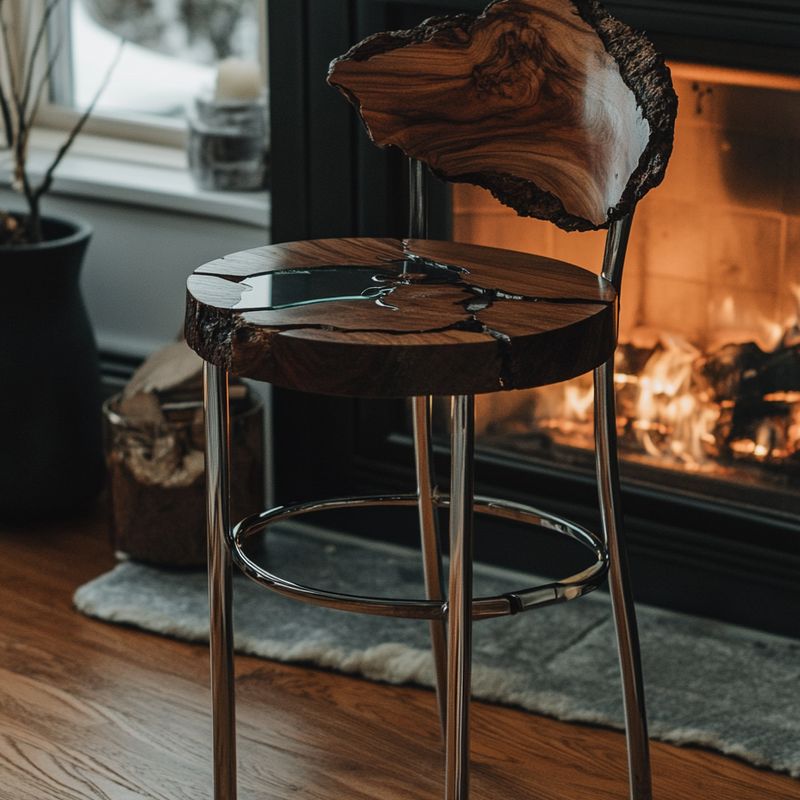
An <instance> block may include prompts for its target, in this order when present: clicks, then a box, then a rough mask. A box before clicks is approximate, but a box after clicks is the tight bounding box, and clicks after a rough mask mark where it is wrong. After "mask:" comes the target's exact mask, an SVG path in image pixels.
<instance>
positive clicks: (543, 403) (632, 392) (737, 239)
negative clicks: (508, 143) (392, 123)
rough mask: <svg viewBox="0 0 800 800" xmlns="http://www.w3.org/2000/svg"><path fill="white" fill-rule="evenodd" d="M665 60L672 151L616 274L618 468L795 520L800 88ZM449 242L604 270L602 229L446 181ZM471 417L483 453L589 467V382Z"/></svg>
mask: <svg viewBox="0 0 800 800" xmlns="http://www.w3.org/2000/svg"><path fill="white" fill-rule="evenodd" d="M672 67H673V76H674V78H675V83H676V89H677V91H678V96H679V100H680V111H679V116H678V126H677V130H676V141H675V150H674V154H673V157H672V161H671V163H670V166H669V169H668V171H667V177H666V179H665V181H664V183H663V185H662V186H661V187H659V188H658V189H656V190H655V191H653V192H651V193H650V194H649V195H648V196H647V197H646V198H645V200H644V201H643V202H642V203H640V205H639V208H638V210H637V212H636V218H635V221H634V226H633V235H632V237H631V242H630V246H629V249H628V258H627V262H626V267H625V278H624V281H623V290H622V301H621V316H620V337H619V341H620V344H619V348H618V352H617V358H616V367H615V379H616V385H617V426H618V432H619V440H620V453H621V456H622V459H623V464H622V468H623V475H624V476H625V477H626V478H627V479H628V480H634V481H642V482H645V483H651V484H657V485H659V486H661V487H668V488H670V489H673V490H675V491H684V492H697V493H700V494H703V495H704V496H710V497H715V498H717V499H718V500H721V501H723V502H724V501H732V502H737V503H741V502H743V498H744V497H746V498H747V500H746V502H747V503H752V504H754V505H757V506H759V507H761V508H769V509H770V510H771V511H773V512H775V513H777V514H792V515H794V514H796V513H797V512H798V511H800V491H798V486H800V322H799V319H800V78H790V77H782V76H775V75H766V74H761V73H751V72H741V71H733V70H723V69H718V68H709V67H700V66H693V65H687V64H674V65H672ZM453 238H454V239H456V240H457V241H465V242H475V243H478V244H485V245H490V246H496V247H504V248H510V249H515V250H525V251H535V252H538V253H541V254H542V255H546V256H550V257H552V258H557V259H562V260H564V261H569V262H572V263H576V264H579V265H581V266H584V267H587V268H590V269H594V270H596V271H599V269H600V264H601V260H602V252H603V244H604V240H605V233H604V232H597V233H584V234H579V233H565V232H562V231H560V230H559V229H557V228H556V227H555V226H553V225H552V224H550V223H546V222H541V221H538V220H531V219H524V218H519V217H517V216H516V214H515V213H514V212H513V211H511V210H509V209H506V208H504V207H503V206H501V205H500V204H499V203H497V202H496V201H495V200H494V199H493V198H492V197H491V195H490V194H489V193H488V192H485V191H484V190H482V189H478V188H475V187H471V186H467V185H456V186H455V187H454V189H453ZM442 411H443V409H442ZM476 413H477V419H476V430H477V432H478V446H479V448H481V449H483V450H484V451H500V452H502V453H504V454H513V455H514V456H515V457H519V458H531V459H536V460H545V461H553V462H556V463H558V464H560V465H564V466H570V467H573V468H578V469H581V468H583V467H585V468H587V469H588V468H590V467H591V464H592V457H593V456H592V419H593V411H592V380H591V375H587V376H583V377H581V378H579V379H576V380H573V381H568V382H566V383H562V384H557V385H554V386H549V387H545V388H540V389H533V390H525V391H515V392H503V393H498V394H493V395H486V396H482V397H480V398H478V403H477V412H476Z"/></svg>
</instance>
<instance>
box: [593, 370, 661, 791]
mask: <svg viewBox="0 0 800 800" xmlns="http://www.w3.org/2000/svg"><path fill="white" fill-rule="evenodd" d="M594 398H595V452H596V465H597V482H598V487H599V493H600V511H601V514H602V517H603V531H604V533H605V537H606V542H607V545H608V553H609V560H610V569H609V588H610V591H611V602H612V607H613V613H614V624H615V626H616V631H617V650H618V653H619V663H620V672H621V674H622V690H623V701H624V707H625V734H626V738H627V744H628V770H629V772H628V778H629V782H630V796H631V800H651V798H652V796H653V795H652V786H651V776H650V745H649V741H648V738H647V715H646V711H645V701H644V680H643V677H642V663H641V655H640V653H639V634H638V632H637V628H636V611H635V609H634V604H633V593H632V590H631V585H630V578H629V574H628V563H627V554H626V551H625V543H624V541H623V540H622V536H621V533H622V510H621V504H620V490H619V465H618V462H617V424H616V404H615V402H614V358H613V356H612V357H611V358H610V359H609V360H608V361H607V362H606V363H605V364H603V365H602V366H600V367H598V368H597V369H596V370H595V371H594Z"/></svg>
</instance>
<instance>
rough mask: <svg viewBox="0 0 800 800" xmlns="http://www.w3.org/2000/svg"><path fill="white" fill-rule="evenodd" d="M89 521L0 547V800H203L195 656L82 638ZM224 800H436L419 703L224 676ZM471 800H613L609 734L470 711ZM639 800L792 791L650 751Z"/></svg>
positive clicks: (383, 689) (333, 683)
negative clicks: (233, 762)
mask: <svg viewBox="0 0 800 800" xmlns="http://www.w3.org/2000/svg"><path fill="white" fill-rule="evenodd" d="M111 565H112V558H111V554H110V549H109V547H108V545H107V542H106V531H105V526H104V524H103V523H102V522H101V521H99V520H97V519H90V520H84V521H82V522H78V523H73V524H71V525H69V526H62V527H60V528H55V527H46V526H45V527H41V528H39V529H34V530H28V531H23V530H8V529H5V530H0V609H2V617H1V618H0V800H78V798H80V800H89V799H90V798H91V800H98V799H99V798H102V799H107V800H133V799H134V798H154V799H155V798H157V799H158V800H204V798H210V797H211V788H210V787H211V770H210V765H209V753H210V722H209V714H208V692H207V688H206V687H207V681H208V668H207V657H206V651H205V648H204V647H202V646H197V645H189V644H183V643H179V642H175V641H171V640H169V639H164V638H160V637H158V636H153V635H150V634H146V633H140V632H138V631H135V630H130V629H126V628H122V627H117V626H114V625H108V624H104V623H101V622H95V621H92V620H89V619H86V618H85V617H83V616H81V615H80V614H78V613H77V612H75V611H74V610H73V609H72V607H71V603H70V598H71V596H72V592H73V591H74V589H75V588H76V587H77V586H78V585H80V584H81V583H82V582H83V581H86V580H88V579H89V578H91V577H93V576H95V575H97V574H98V573H100V572H102V571H103V570H105V569H107V568H108V567H110V566H111ZM237 685H238V697H239V703H240V714H239V759H240V764H241V768H240V786H241V791H240V798H242V800H251V799H252V800H255V798H263V800H267V799H269V800H288V798H298V799H299V798H302V799H303V800H323V799H324V800H367V798H369V800H374V799H375V798H380V800H394V799H395V798H397V800H400V798H403V800H417V799H421V798H435V799H436V800H438V798H441V796H442V792H441V789H440V784H441V779H442V765H441V762H442V759H441V753H440V748H439V741H438V732H437V725H436V719H435V711H434V702H433V695H432V693H431V692H427V691H423V690H417V689H407V688H396V687H387V686H379V685H375V684H372V683H369V682H366V681H362V680H357V679H354V678H349V677H342V676H338V675H332V674H328V673H324V672H317V671H314V670H310V669H303V668H298V667H289V666H282V665H279V664H273V663H270V662H267V661H261V660H257V659H254V658H240V659H239V661H238V667H237ZM473 730H474V733H473V742H472V749H473V764H474V771H473V792H472V797H473V800H490V798H491V800H555V798H559V800H589V799H590V798H591V800H606V799H607V798H617V799H618V800H622V798H624V797H625V795H626V788H625V787H626V778H625V769H624V747H623V739H622V736H621V735H620V734H617V733H612V732H608V731H603V730H596V729H591V728H587V727H582V726H577V725H567V724H563V723H559V722H555V721H552V720H549V719H544V718H541V717H537V716H533V715H530V714H525V713H522V712H518V711H512V710H508V709H501V708H496V707H492V706H488V705H484V704H480V703H478V704H476V705H475V706H474V715H473ZM653 762H654V777H655V797H656V800H687V798H701V799H702V800H765V798H787V800H788V799H789V798H792V799H793V800H800V782H798V781H794V780H792V779H790V778H788V777H785V776H782V775H774V774H771V773H768V772H763V771H759V770H756V769H752V768H750V767H748V766H745V765H743V764H740V763H738V762H736V761H732V760H729V759H725V758H722V757H719V756H716V755H713V754H710V753H706V752H702V751H699V750H694V749H678V748H674V747H669V746H667V745H663V744H655V745H654V747H653Z"/></svg>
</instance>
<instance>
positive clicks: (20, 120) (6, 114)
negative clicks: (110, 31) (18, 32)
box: [0, 0, 125, 242]
mask: <svg viewBox="0 0 800 800" xmlns="http://www.w3.org/2000/svg"><path fill="white" fill-rule="evenodd" d="M60 2H62V0H47V2H46V4H45V7H44V11H43V12H42V14H41V16H40V17H39V18H38V21H37V29H36V33H35V35H34V39H33V43H32V44H31V46H30V48H29V49H28V50H26V52H25V57H24V59H23V64H21V65H20V67H19V69H18V68H17V65H15V64H14V57H13V55H12V48H11V37H10V34H9V26H8V23H7V21H6V19H5V17H4V16H3V10H4V6H5V3H6V0H0V50H2V51H3V54H2V55H3V57H4V62H5V68H6V71H7V74H8V80H7V81H6V82H5V83H6V86H4V85H3V83H2V82H0V117H2V120H3V131H4V133H5V140H6V142H7V147H8V148H9V150H11V152H12V155H13V178H14V187H15V188H17V189H18V190H20V191H21V192H22V194H24V196H25V199H26V201H27V204H28V214H27V215H26V217H25V218H24V219H23V220H22V225H21V226H17V227H22V228H24V236H25V237H27V241H30V242H40V241H41V240H42V222H41V214H40V210H39V206H40V201H41V198H42V196H43V195H44V194H45V193H46V192H47V191H48V190H49V189H50V188H51V186H52V184H53V174H54V172H55V170H56V168H57V167H58V165H59V164H60V163H61V161H62V159H63V158H64V156H65V155H66V153H67V151H68V150H69V149H70V147H71V146H72V144H73V142H74V141H75V139H76V137H77V136H78V134H79V133H80V132H81V131H82V130H83V127H84V125H85V124H86V121H87V120H88V119H89V117H90V116H91V115H92V112H93V111H94V109H95V106H96V105H97V102H98V100H99V99H100V96H101V95H102V93H103V91H104V90H105V88H106V86H107V85H108V82H109V80H110V78H111V74H112V73H113V71H114V69H115V68H116V66H117V63H118V62H119V59H120V56H121V55H122V50H123V47H124V44H125V43H124V42H121V43H120V46H119V49H118V50H117V53H116V55H115V57H114V59H113V61H112V63H111V65H110V66H109V68H108V70H107V72H106V74H105V76H104V78H103V81H102V83H101V84H100V87H99V88H98V89H97V91H96V92H95V94H94V96H93V98H92V101H91V102H90V103H89V105H88V107H87V108H86V109H85V110H84V111H83V113H81V115H80V116H79V117H78V120H77V122H76V123H75V125H74V126H73V127H72V129H71V130H70V131H69V133H68V134H67V138H66V139H65V141H64V143H63V144H62V145H61V147H59V148H58V150H57V151H56V154H55V156H54V157H53V160H52V161H51V162H50V165H49V166H48V167H47V169H46V170H45V172H44V175H43V177H42V179H41V181H40V183H39V184H38V186H34V185H33V184H32V182H31V180H30V177H29V175H28V171H27V157H28V143H29V140H30V135H31V131H32V129H33V125H34V122H35V119H36V115H37V112H38V110H39V107H40V105H41V102H42V98H43V96H44V92H45V90H46V87H47V86H48V84H49V82H50V79H51V77H52V75H53V72H54V69H55V66H56V62H57V59H58V56H59V54H60V52H61V45H62V42H59V43H58V44H57V45H56V46H55V47H54V48H53V49H52V51H51V53H50V55H49V57H48V60H47V65H46V67H45V69H44V73H43V74H42V76H41V78H39V79H37V78H36V65H37V61H38V60H39V56H40V53H41V50H42V47H43V45H44V42H45V37H46V35H47V27H48V23H49V21H50V18H51V17H52V15H53V12H54V11H55V9H56V6H57V5H58V4H59V3H60ZM25 39H26V40H27V39H28V37H27V36H26V37H25ZM6 87H7V88H6ZM4 216H5V217H8V215H4V214H3V213H2V212H0V223H4V220H3V217H4ZM4 227H5V228H6V229H8V225H5V224H0V240H2V234H3V228H4ZM20 235H22V234H20Z"/></svg>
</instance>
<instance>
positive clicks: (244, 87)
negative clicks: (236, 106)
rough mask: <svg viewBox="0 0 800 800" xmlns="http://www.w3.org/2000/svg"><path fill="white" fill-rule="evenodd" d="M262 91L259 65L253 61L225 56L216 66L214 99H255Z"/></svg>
mask: <svg viewBox="0 0 800 800" xmlns="http://www.w3.org/2000/svg"><path fill="white" fill-rule="evenodd" d="M262 91H263V79H262V77H261V66H260V65H259V64H258V63H256V62H255V61H245V60H244V59H241V58H226V59H224V60H223V61H220V63H219V67H218V68H217V84H216V88H215V90H214V99H215V100H223V101H224V100H256V99H258V98H259V97H260V96H261V93H262Z"/></svg>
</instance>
